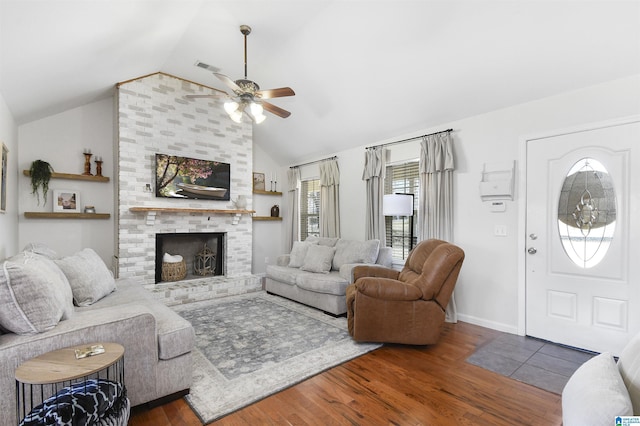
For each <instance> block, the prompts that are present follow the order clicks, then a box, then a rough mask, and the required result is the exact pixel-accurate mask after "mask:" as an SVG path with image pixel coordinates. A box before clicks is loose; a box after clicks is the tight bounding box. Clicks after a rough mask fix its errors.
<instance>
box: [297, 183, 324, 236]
mask: <svg viewBox="0 0 640 426" xmlns="http://www.w3.org/2000/svg"><path fill="white" fill-rule="evenodd" d="M301 184H302V188H301V191H300V240H301V241H304V240H306V239H307V237H308V236H310V235H315V236H316V237H319V236H320V179H313V180H303V181H302V182H301Z"/></svg>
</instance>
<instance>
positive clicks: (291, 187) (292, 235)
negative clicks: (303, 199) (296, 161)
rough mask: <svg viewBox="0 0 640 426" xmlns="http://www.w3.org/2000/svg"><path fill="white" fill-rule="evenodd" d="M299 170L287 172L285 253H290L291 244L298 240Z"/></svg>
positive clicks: (293, 169)
mask: <svg viewBox="0 0 640 426" xmlns="http://www.w3.org/2000/svg"><path fill="white" fill-rule="evenodd" d="M299 200H300V169H299V168H297V167H294V168H291V169H289V170H288V171H287V211H288V213H289V214H288V215H287V222H286V227H287V228H286V231H285V238H286V240H285V241H286V245H287V247H286V248H287V249H288V250H287V253H290V252H291V248H292V247H293V243H294V242H295V241H298V239H299V238H300V226H299V220H298V216H299V215H300V212H299V205H300V201H299Z"/></svg>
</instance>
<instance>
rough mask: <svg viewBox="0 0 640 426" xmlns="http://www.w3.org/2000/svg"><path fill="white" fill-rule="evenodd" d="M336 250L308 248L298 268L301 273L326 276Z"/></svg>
mask: <svg viewBox="0 0 640 426" xmlns="http://www.w3.org/2000/svg"><path fill="white" fill-rule="evenodd" d="M335 251H336V249H335V248H333V247H327V246H320V245H318V246H314V245H312V246H309V249H308V250H307V255H306V256H305V258H304V263H303V264H302V266H301V267H300V269H301V270H303V271H309V272H318V273H322V274H327V273H329V271H330V270H331V261H332V260H333V255H334V253H335Z"/></svg>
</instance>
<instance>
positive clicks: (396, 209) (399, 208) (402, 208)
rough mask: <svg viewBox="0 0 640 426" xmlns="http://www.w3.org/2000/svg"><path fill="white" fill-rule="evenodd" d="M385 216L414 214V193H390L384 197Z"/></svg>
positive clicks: (383, 211)
mask: <svg viewBox="0 0 640 426" xmlns="http://www.w3.org/2000/svg"><path fill="white" fill-rule="evenodd" d="M382 214H383V215H384V216H413V195H412V194H388V195H385V196H384V197H383V199H382Z"/></svg>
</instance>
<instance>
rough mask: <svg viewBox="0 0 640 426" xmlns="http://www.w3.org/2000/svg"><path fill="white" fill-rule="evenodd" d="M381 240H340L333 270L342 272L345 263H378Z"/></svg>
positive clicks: (334, 257)
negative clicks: (341, 268)
mask: <svg viewBox="0 0 640 426" xmlns="http://www.w3.org/2000/svg"><path fill="white" fill-rule="evenodd" d="M379 249H380V240H367V241H354V240H342V239H341V240H339V241H338V242H337V243H336V254H335V255H334V256H333V269H334V270H336V271H339V270H340V267H341V266H342V265H344V264H345V263H368V264H371V263H376V260H377V259H378V250H379Z"/></svg>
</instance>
